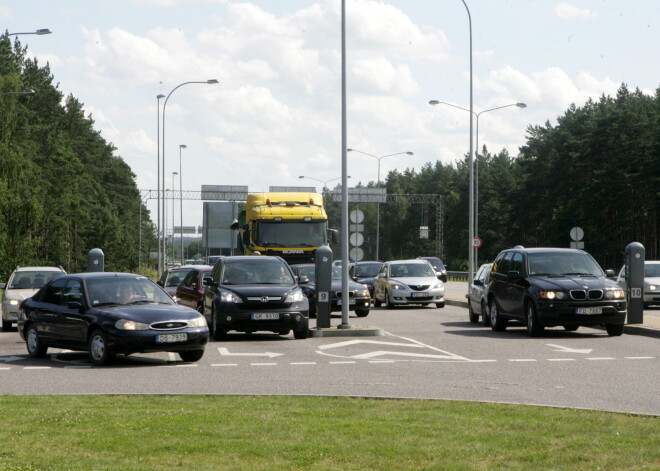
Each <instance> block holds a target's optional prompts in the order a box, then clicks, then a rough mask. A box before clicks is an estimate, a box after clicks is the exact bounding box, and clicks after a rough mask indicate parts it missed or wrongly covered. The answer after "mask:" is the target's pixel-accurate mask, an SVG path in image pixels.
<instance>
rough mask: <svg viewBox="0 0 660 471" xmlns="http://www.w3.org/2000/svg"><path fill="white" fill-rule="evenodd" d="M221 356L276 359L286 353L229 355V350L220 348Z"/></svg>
mask: <svg viewBox="0 0 660 471" xmlns="http://www.w3.org/2000/svg"><path fill="white" fill-rule="evenodd" d="M218 352H220V355H225V356H230V357H268V358H275V357H279V356H282V355H284V353H274V352H264V353H229V350H228V349H226V348H224V347H218Z"/></svg>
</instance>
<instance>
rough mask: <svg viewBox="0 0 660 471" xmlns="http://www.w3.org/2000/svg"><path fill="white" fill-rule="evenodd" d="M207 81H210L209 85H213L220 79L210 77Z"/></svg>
mask: <svg viewBox="0 0 660 471" xmlns="http://www.w3.org/2000/svg"><path fill="white" fill-rule="evenodd" d="M206 83H208V84H209V85H212V84H214V83H218V80H217V79H209V80H207V81H206Z"/></svg>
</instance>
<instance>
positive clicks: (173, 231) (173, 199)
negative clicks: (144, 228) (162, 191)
mask: <svg viewBox="0 0 660 471" xmlns="http://www.w3.org/2000/svg"><path fill="white" fill-rule="evenodd" d="M178 174H179V172H172V262H174V258H175V257H174V233H175V222H174V213H175V212H176V211H175V209H176V204H175V196H174V195H175V194H176V193H175V192H174V177H176V176H177V175H178Z"/></svg>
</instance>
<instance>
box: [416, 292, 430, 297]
mask: <svg viewBox="0 0 660 471" xmlns="http://www.w3.org/2000/svg"><path fill="white" fill-rule="evenodd" d="M428 296H429V293H427V292H425V291H422V292H420V293H413V294H412V297H413V298H428Z"/></svg>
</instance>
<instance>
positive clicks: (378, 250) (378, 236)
mask: <svg viewBox="0 0 660 471" xmlns="http://www.w3.org/2000/svg"><path fill="white" fill-rule="evenodd" d="M346 151H347V152H357V153H359V154H364V155H368V156H369V157H373V158H375V159H376V160H378V188H380V161H381V160H383V159H384V158H385V157H392V156H394V155H401V154H407V155H413V153H412V152H410V151H406V152H397V153H396V154H387V155H381V156H380V157H379V156H377V155H373V154H368V153H367V152H362V151H361V150H357V149H346ZM376 260H380V202H378V203H376Z"/></svg>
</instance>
